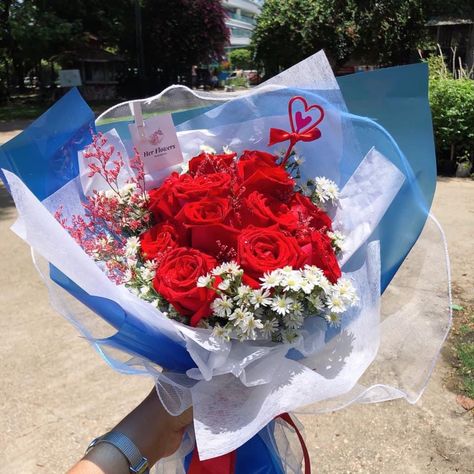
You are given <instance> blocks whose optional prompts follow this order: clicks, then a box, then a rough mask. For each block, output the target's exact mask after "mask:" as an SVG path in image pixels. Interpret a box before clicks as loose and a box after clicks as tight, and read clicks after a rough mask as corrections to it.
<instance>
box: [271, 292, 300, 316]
mask: <svg viewBox="0 0 474 474" xmlns="http://www.w3.org/2000/svg"><path fill="white" fill-rule="evenodd" d="M294 301H295V300H294V299H293V298H288V297H286V296H276V297H275V298H273V299H272V305H271V307H272V309H273V311H275V312H276V313H278V314H280V315H282V316H284V315H285V314H287V313H289V312H290V308H291V305H292V304H293V303H294Z"/></svg>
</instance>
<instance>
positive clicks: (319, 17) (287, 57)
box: [253, 0, 425, 74]
mask: <svg viewBox="0 0 474 474" xmlns="http://www.w3.org/2000/svg"><path fill="white" fill-rule="evenodd" d="M424 23H425V18H424V15H423V9H422V5H421V0H384V1H381V0H335V1H330V0H287V1H285V2H280V1H279V0H267V1H266V2H265V3H264V5H263V8H262V13H261V15H260V16H259V18H258V20H257V26H256V29H255V33H254V36H253V46H254V48H255V52H256V58H257V59H258V60H261V61H262V62H263V63H264V64H265V67H266V70H267V72H270V74H274V73H276V72H278V70H279V69H281V68H286V67H289V66H291V65H293V64H295V63H296V62H298V61H300V60H302V59H304V58H305V57H307V56H309V55H310V54H312V53H314V52H316V51H317V50H319V49H324V50H325V51H326V54H327V55H328V58H329V60H330V61H331V63H332V64H333V65H335V66H338V65H341V64H343V63H344V62H346V61H347V59H349V58H350V57H354V56H355V57H358V58H359V59H363V60H365V61H367V62H372V63H376V64H380V65H390V64H400V63H405V62H408V61H409V53H410V50H412V49H413V48H415V47H416V46H417V44H418V42H419V41H420V40H421V39H423V37H424V35H425V32H424Z"/></svg>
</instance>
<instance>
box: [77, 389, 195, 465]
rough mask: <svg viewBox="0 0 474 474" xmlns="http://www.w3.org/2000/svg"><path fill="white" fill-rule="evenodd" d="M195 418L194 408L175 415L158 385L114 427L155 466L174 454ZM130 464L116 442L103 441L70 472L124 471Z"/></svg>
mask: <svg viewBox="0 0 474 474" xmlns="http://www.w3.org/2000/svg"><path fill="white" fill-rule="evenodd" d="M192 420H193V412H192V408H189V409H188V410H186V411H185V412H183V413H182V414H181V415H179V416H171V415H170V414H169V413H168V412H167V411H166V409H165V408H164V406H163V405H162V404H161V401H160V399H159V397H158V394H157V393H156V390H155V388H153V390H152V391H151V392H150V394H149V395H148V396H147V397H146V398H145V400H143V402H142V403H140V405H138V406H137V407H136V408H135V409H134V410H133V411H132V412H130V413H129V414H128V415H127V416H126V417H125V418H124V419H123V420H122V421H121V422H120V423H119V424H118V425H117V426H116V427H115V428H113V430H112V431H118V432H120V433H122V434H124V435H125V436H127V437H128V438H129V439H130V440H131V441H132V442H133V443H134V444H135V445H136V446H137V448H138V449H139V451H140V453H141V454H142V456H144V457H146V458H147V459H148V464H149V466H150V467H151V466H153V465H154V464H155V463H156V462H157V461H158V460H159V459H161V458H164V457H167V456H170V455H171V454H173V453H174V452H175V451H176V450H177V449H178V448H179V446H180V444H181V440H182V437H183V433H184V430H185V429H186V427H187V426H188V425H190V424H191V422H192ZM128 472H129V466H128V462H127V461H126V459H125V457H124V456H123V455H122V453H121V452H120V451H119V450H118V449H117V448H115V447H114V446H112V445H110V444H107V443H100V444H98V445H97V446H96V447H94V448H93V449H92V450H91V451H90V452H89V453H88V454H87V455H86V456H85V457H84V458H83V459H82V460H81V461H79V463H77V464H76V465H75V466H74V467H73V468H72V469H71V470H70V471H68V474H121V473H124V474H125V473H128Z"/></svg>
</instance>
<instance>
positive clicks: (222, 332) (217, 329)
mask: <svg viewBox="0 0 474 474" xmlns="http://www.w3.org/2000/svg"><path fill="white" fill-rule="evenodd" d="M212 335H213V336H214V337H215V338H216V339H220V340H223V341H229V340H230V331H229V329H228V328H227V327H226V326H224V327H222V326H221V325H220V324H219V323H216V325H215V326H214V328H213V329H212Z"/></svg>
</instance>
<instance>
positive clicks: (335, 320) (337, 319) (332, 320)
mask: <svg viewBox="0 0 474 474" xmlns="http://www.w3.org/2000/svg"><path fill="white" fill-rule="evenodd" d="M325 319H326V321H327V323H328V324H329V326H332V327H338V326H340V325H341V315H340V314H336V313H329V314H327V315H326V316H325Z"/></svg>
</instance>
